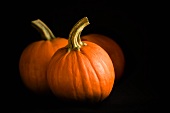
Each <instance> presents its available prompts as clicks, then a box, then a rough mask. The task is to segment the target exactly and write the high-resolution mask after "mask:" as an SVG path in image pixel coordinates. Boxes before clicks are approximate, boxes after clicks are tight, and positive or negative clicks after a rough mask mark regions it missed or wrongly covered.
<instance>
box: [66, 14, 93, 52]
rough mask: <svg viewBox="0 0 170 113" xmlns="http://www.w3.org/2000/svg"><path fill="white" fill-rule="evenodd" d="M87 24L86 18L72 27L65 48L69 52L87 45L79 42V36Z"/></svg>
mask: <svg viewBox="0 0 170 113" xmlns="http://www.w3.org/2000/svg"><path fill="white" fill-rule="evenodd" d="M89 24H90V23H89V21H88V18H87V17H84V18H82V19H81V20H79V21H78V22H77V23H76V24H75V25H74V26H73V28H72V30H71V31H70V34H69V38H68V45H67V47H68V51H69V52H70V51H71V50H80V48H81V46H84V45H87V44H86V43H84V42H82V41H81V39H80V35H81V32H82V31H83V29H84V28H85V27H86V26H87V25H89Z"/></svg>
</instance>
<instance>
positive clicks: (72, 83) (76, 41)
mask: <svg viewBox="0 0 170 113" xmlns="http://www.w3.org/2000/svg"><path fill="white" fill-rule="evenodd" d="M89 24H90V23H89V21H88V18H87V17H84V18H82V19H81V20H79V21H78V22H77V23H76V24H75V25H74V26H73V28H72V29H71V31H70V34H69V39H68V45H67V46H66V47H63V48H61V49H59V50H58V51H56V52H55V54H54V55H53V57H52V58H51V60H50V62H49V65H48V69H47V80H48V83H49V86H50V88H51V90H52V92H53V93H54V95H56V96H57V97H58V98H60V99H62V100H70V101H72V100H73V101H74V100H76V101H80V102H82V101H87V102H90V103H96V102H101V101H103V100H104V99H106V98H107V97H108V96H109V95H110V93H111V91H112V88H113V85H114V80H115V72H114V66H113V64H112V61H111V59H110V57H109V55H108V54H107V52H106V51H105V50H104V49H103V48H102V47H100V46H99V45H97V44H95V43H92V42H89V41H81V38H80V34H81V32H82V30H83V28H84V27H86V26H87V25H89ZM63 69H64V70H63Z"/></svg>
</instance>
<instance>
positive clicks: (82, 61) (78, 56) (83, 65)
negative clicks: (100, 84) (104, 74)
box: [76, 52, 93, 98]
mask: <svg viewBox="0 0 170 113" xmlns="http://www.w3.org/2000/svg"><path fill="white" fill-rule="evenodd" d="M76 53H77V58H78V60H79V61H78V62H81V63H82V66H81V65H80V63H78V65H79V66H78V67H82V68H83V69H82V70H84V71H85V70H87V69H84V68H86V66H85V63H84V60H82V57H81V56H80V53H78V52H76ZM79 70H80V69H79ZM83 73H84V72H83ZM86 73H87V72H86ZM85 75H87V74H85ZM80 77H81V80H82V85H83V89H85V86H90V88H89V89H91V93H92V95H93V90H92V88H91V86H92V85H91V84H90V83H89V84H88V85H84V79H83V78H84V77H82V74H80ZM87 79H88V80H87V81H89V76H87ZM84 93H86V91H85V90H84ZM85 98H87V96H86V95H85Z"/></svg>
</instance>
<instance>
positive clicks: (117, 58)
mask: <svg viewBox="0 0 170 113" xmlns="http://www.w3.org/2000/svg"><path fill="white" fill-rule="evenodd" d="M81 39H82V40H87V41H91V42H94V43H96V44H98V45H99V46H101V47H102V48H103V49H104V50H105V51H106V52H107V53H108V54H109V56H110V58H111V60H112V62H113V65H114V68H115V80H120V78H121V77H122V75H123V72H124V67H125V57H124V53H123V51H122V49H121V47H120V46H119V45H118V44H117V43H116V42H115V41H114V40H113V39H111V38H109V37H107V36H104V35H101V34H88V35H85V36H82V37H81Z"/></svg>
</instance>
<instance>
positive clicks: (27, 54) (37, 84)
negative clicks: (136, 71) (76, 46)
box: [19, 19, 68, 93]
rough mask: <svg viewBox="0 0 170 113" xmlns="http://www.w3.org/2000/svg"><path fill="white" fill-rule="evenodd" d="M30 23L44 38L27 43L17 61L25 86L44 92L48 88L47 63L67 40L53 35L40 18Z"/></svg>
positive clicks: (37, 91)
mask: <svg viewBox="0 0 170 113" xmlns="http://www.w3.org/2000/svg"><path fill="white" fill-rule="evenodd" d="M31 23H32V25H33V27H35V28H36V29H37V30H38V31H39V32H40V34H41V36H42V38H44V39H43V40H39V41H36V42H33V43H31V44H29V45H28V46H27V47H26V48H25V49H24V50H23V52H22V54H21V56H20V61H19V71H20V76H21V78H22V81H23V83H24V84H25V85H26V87H28V88H29V89H30V90H32V91H34V92H36V93H45V92H48V91H49V90H50V89H49V86H48V82H47V74H46V70H47V65H48V63H49V61H50V59H51V57H52V55H53V54H54V52H55V51H57V50H58V49H59V48H61V47H64V46H65V45H66V44H67V43H68V40H67V39H65V38H60V37H55V36H54V34H53V33H52V32H51V30H50V29H49V28H48V27H47V25H46V24H45V23H43V22H42V21H41V20H40V19H37V20H34V21H32V22H31Z"/></svg>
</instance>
